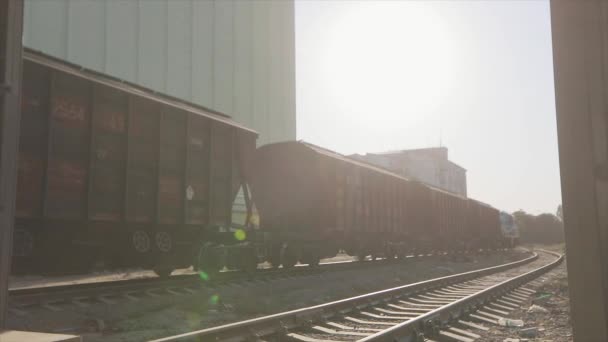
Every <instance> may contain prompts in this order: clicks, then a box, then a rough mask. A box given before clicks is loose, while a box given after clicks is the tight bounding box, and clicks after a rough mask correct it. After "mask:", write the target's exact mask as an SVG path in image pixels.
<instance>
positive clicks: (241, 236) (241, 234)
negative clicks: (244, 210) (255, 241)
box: [234, 229, 247, 241]
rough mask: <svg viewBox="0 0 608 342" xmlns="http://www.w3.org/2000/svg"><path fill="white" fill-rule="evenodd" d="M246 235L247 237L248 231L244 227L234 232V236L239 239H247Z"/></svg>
mask: <svg viewBox="0 0 608 342" xmlns="http://www.w3.org/2000/svg"><path fill="white" fill-rule="evenodd" d="M246 237H247V233H246V232H245V231H244V230H242V229H237V231H236V232H234V238H235V239H237V240H239V241H243V240H245V238H246Z"/></svg>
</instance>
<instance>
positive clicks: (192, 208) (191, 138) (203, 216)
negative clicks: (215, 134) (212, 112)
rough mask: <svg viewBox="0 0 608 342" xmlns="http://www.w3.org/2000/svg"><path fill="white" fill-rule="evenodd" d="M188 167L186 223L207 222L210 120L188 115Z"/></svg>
mask: <svg viewBox="0 0 608 342" xmlns="http://www.w3.org/2000/svg"><path fill="white" fill-rule="evenodd" d="M188 120H189V121H188V141H187V156H186V161H187V167H186V223H190V224H202V223H206V222H207V220H208V214H209V205H210V203H209V202H210V199H209V193H210V192H209V171H210V170H209V167H210V160H209V148H210V144H209V142H210V139H211V136H210V133H211V132H210V129H211V123H210V122H209V120H207V119H205V118H202V117H198V116H194V115H190V116H189V117H188Z"/></svg>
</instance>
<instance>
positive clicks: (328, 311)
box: [156, 256, 561, 342]
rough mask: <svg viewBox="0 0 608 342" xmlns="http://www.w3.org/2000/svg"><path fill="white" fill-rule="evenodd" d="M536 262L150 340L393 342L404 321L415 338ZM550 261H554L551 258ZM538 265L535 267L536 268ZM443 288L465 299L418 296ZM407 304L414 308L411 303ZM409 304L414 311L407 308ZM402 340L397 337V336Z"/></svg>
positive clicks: (513, 280) (517, 280) (509, 282)
mask: <svg viewBox="0 0 608 342" xmlns="http://www.w3.org/2000/svg"><path fill="white" fill-rule="evenodd" d="M536 259H537V256H534V257H531V258H527V259H525V260H521V261H518V262H514V263H509V264H504V265H501V266H496V267H491V268H486V269H482V270H477V271H472V272H465V273H461V274H457V275H453V276H447V277H441V278H437V279H433V280H429V281H423V282H418V283H415V284H410V285H405V286H400V287H396V288H391V289H386V290H383V291H377V292H373V293H369V294H366V295H361V296H356V297H352V298H348V299H344V300H339V301H334V302H330V303H325V304H321V305H316V306H313V307H308V308H304V309H298V310H293V311H288V312H283V313H279V314H274V315H270V316H265V317H260V318H256V319H252V320H247V321H241V322H237V323H231V324H226V325H222V326H218V327H215V328H210V329H204V330H199V331H195V332H191V333H186V334H181V335H176V336H172V337H168V338H164V339H159V340H156V342H169V341H182V340H188V339H192V338H198V339H200V340H216V341H221V340H235V341H239V340H247V339H248V338H254V337H255V338H272V337H276V336H277V335H279V336H280V335H285V334H288V335H289V337H291V338H292V339H295V340H301V341H325V340H359V339H362V338H365V339H367V340H376V339H377V340H384V339H387V340H392V338H394V337H395V336H394V335H393V334H395V333H396V332H400V333H402V332H403V330H402V329H404V326H405V327H407V326H408V324H407V322H408V321H411V322H413V323H410V324H415V325H414V326H409V327H407V328H408V330H407V333H410V334H412V333H413V334H416V335H418V334H420V333H422V332H424V330H423V329H420V328H421V327H419V326H418V325H417V324H418V323H419V322H418V320H417V319H416V317H423V319H422V320H421V321H420V322H421V323H422V324H423V327H424V325H425V324H426V323H427V321H428V319H430V318H432V319H437V318H438V317H439V316H440V317H441V318H443V319H442V320H440V321H439V322H444V321H445V322H447V321H449V319H448V318H454V317H458V316H453V314H454V312H452V311H451V310H452V309H454V308H456V307H458V308H460V305H464V304H466V305H467V306H470V308H473V307H476V306H475V305H473V306H471V305H472V304H476V305H479V303H478V302H471V300H473V299H474V300H479V299H481V298H484V299H485V300H488V299H489V297H488V296H489V295H495V291H505V290H508V289H511V286H515V285H521V282H523V281H524V280H530V279H531V277H533V276H536V275H538V274H540V273H541V272H543V271H544V270H545V269H544V268H538V269H536V268H535V269H534V271H532V272H527V271H526V272H525V274H524V275H523V276H521V273H522V269H521V266H522V265H524V264H527V263H530V262H532V261H534V260H536ZM553 259H557V258H555V257H554V258H553ZM559 262H561V257H560V259H558V260H557V261H554V262H552V263H551V267H552V266H554V265H555V264H557V263H559ZM542 264H543V265H546V264H547V260H546V258H545V259H544V260H543V261H542ZM538 266H539V265H536V267H538ZM514 267H519V270H518V271H517V272H515V273H516V274H517V275H516V276H514V274H513V273H512V272H511V273H509V272H505V270H507V269H510V268H514ZM543 267H544V266H543ZM528 271H529V267H528ZM497 272H502V276H497V275H493V276H489V275H490V274H494V273H497ZM492 279H493V280H492ZM505 279H507V280H505ZM446 289H452V291H454V289H455V290H458V289H460V291H464V292H468V293H469V294H468V295H466V296H465V297H459V298H461V299H459V300H453V299H450V300H448V299H446V298H444V299H437V297H433V298H435V299H432V298H431V299H428V298H425V297H424V294H425V293H426V294H428V293H432V292H435V291H443V290H446ZM403 299H409V301H405V302H400V301H403ZM412 301H413V302H415V303H412ZM395 303H397V304H395ZM391 304H392V305H401V306H407V307H408V309H407V310H406V309H403V307H401V309H399V308H395V307H392V308H391V307H390V305H391ZM412 304H413V306H414V308H412V307H411V306H412ZM442 308H443V309H442ZM448 309H449V310H448ZM420 310H422V311H425V312H424V313H422V315H421V314H420V313H416V311H420ZM463 312H464V311H463ZM401 322H403V323H401ZM431 322H433V320H431ZM326 323H327V324H326ZM329 323H332V324H329ZM434 325H435V324H430V327H431V333H432V332H433V331H434V329H432V328H433V326H434ZM353 326H356V327H357V329H359V328H363V330H366V331H355V330H356V329H355V328H353ZM344 327H346V328H344ZM387 327H389V329H387ZM336 328H337V329H336ZM374 332H375V333H374ZM404 336H405V335H401V337H404ZM372 337H373V338H372Z"/></svg>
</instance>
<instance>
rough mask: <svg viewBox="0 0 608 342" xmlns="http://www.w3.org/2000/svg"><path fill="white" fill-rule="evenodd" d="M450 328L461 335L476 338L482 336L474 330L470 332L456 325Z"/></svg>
mask: <svg viewBox="0 0 608 342" xmlns="http://www.w3.org/2000/svg"><path fill="white" fill-rule="evenodd" d="M448 330H449V331H451V332H454V333H457V334H460V335H464V336H468V337H470V338H473V339H475V338H481V336H480V335H477V334H475V333H472V332H470V331H468V330H463V329H458V328H455V327H450V328H449V329H448Z"/></svg>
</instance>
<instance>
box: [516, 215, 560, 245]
mask: <svg viewBox="0 0 608 342" xmlns="http://www.w3.org/2000/svg"><path fill="white" fill-rule="evenodd" d="M513 218H514V220H515V223H516V224H517V226H518V227H519V234H520V240H521V241H522V242H524V243H547V244H549V243H559V242H563V241H564V228H563V224H562V221H561V220H560V219H559V218H558V217H557V216H556V215H553V214H549V213H544V214H540V215H536V216H535V215H531V214H528V213H526V212H525V211H523V210H518V211H516V212H514V213H513Z"/></svg>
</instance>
